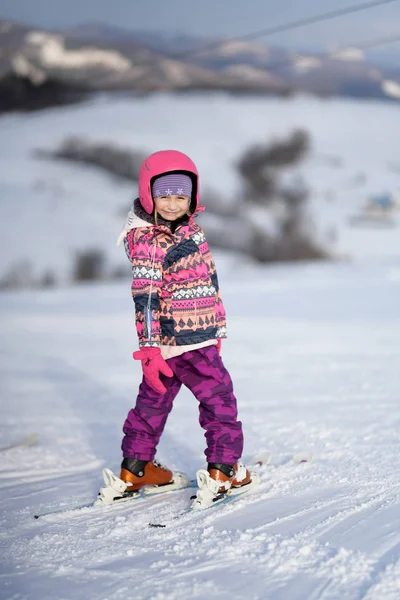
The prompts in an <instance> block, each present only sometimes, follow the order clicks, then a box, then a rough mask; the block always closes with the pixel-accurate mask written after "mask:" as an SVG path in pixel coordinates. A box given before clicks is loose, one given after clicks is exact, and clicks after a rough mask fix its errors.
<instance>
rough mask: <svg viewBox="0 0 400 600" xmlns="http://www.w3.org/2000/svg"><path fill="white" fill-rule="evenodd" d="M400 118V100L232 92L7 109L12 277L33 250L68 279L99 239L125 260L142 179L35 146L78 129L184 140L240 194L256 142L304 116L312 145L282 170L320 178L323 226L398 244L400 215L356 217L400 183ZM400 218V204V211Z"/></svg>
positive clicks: (2, 218)
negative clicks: (369, 223)
mask: <svg viewBox="0 0 400 600" xmlns="http://www.w3.org/2000/svg"><path fill="white" fill-rule="evenodd" d="M165 115H168V119H167V120H166V118H165ZM397 123H398V106H397V104H395V103H393V104H391V103H379V102H358V101H348V100H332V99H331V100H329V99H326V100H322V99H316V98H309V97H302V96H300V97H295V98H292V99H281V98H278V99H274V98H269V99H266V98H234V97H231V96H225V95H223V94H216V95H211V96H202V95H200V96H189V97H186V96H183V97H173V96H170V95H168V94H162V95H159V96H153V97H150V98H143V99H135V100H129V99H126V98H125V99H118V100H116V99H107V98H100V99H97V100H94V101H93V102H89V103H87V104H83V105H79V106H75V107H68V108H62V109H57V110H55V109H52V110H46V111H42V112H40V113H36V114H34V115H8V116H3V117H2V118H1V119H0V130H1V138H2V145H1V147H0V194H1V203H0V227H1V234H2V235H1V238H0V251H1V253H2V256H3V257H5V260H3V261H2V263H1V264H0V278H2V277H3V276H4V275H5V274H6V273H7V272H8V271H9V270H10V269H13V268H15V265H16V264H24V265H27V263H28V262H30V263H32V265H33V271H34V275H35V276H37V277H42V276H43V274H44V273H46V272H49V271H50V272H53V273H54V274H55V276H56V278H57V279H58V280H60V281H65V280H67V279H68V277H69V274H70V271H71V269H72V264H73V260H74V254H75V252H76V250H82V249H84V248H87V247H92V248H98V249H101V250H103V251H104V253H105V254H106V256H107V260H108V262H109V268H110V270H112V269H113V268H115V267H116V266H118V265H120V264H121V263H120V253H119V250H118V249H117V248H116V246H115V238H116V235H118V232H119V231H120V229H121V226H122V224H123V222H124V220H125V216H126V213H127V210H128V208H129V206H130V202H131V198H132V195H133V194H134V193H135V190H134V189H133V186H132V185H130V184H118V183H116V182H115V180H114V179H112V178H110V177H109V176H107V175H106V174H103V173H102V172H99V171H98V170H96V169H95V168H86V167H80V166H77V165H74V164H72V163H68V162H52V161H48V160H39V159H38V158H37V157H36V156H35V154H34V152H35V150H37V149H43V148H44V149H47V150H52V149H54V148H55V147H57V146H58V145H59V144H60V143H61V142H62V141H63V140H64V139H65V138H67V137H70V136H73V135H81V136H87V137H88V138H89V139H92V140H93V141H94V142H95V143H97V142H102V141H104V142H107V141H108V142H110V143H112V144H118V145H120V146H121V147H123V148H125V147H128V148H129V147H130V148H133V149H136V150H143V152H148V153H150V152H153V151H154V150H155V149H158V148H162V147H167V148H168V147H170V148H179V149H181V150H183V151H185V152H187V153H188V154H189V155H190V156H193V158H194V160H195V162H196V163H197V164H198V167H199V169H200V173H201V177H202V189H203V190H204V189H206V188H211V189H215V190H216V192H217V193H218V194H221V195H222V196H223V197H224V198H225V199H226V204H227V205H229V203H230V198H232V197H235V198H236V197H237V196H238V194H240V187H239V184H240V182H239V181H238V175H237V173H236V171H235V167H234V165H235V162H236V160H237V158H238V156H239V155H240V154H241V153H242V152H243V151H244V149H245V148H247V147H249V146H250V145H253V144H255V143H264V142H266V141H271V140H272V139H276V138H282V137H284V138H285V137H287V136H288V135H289V134H290V133H291V132H292V131H293V129H295V128H304V129H305V130H306V131H308V132H309V134H310V141H311V150H310V154H309V156H308V158H307V159H306V160H305V161H304V162H303V163H302V164H301V165H300V166H298V167H296V168H295V169H292V170H290V171H289V172H288V173H286V174H285V176H284V177H283V179H282V181H283V182H284V180H286V179H287V180H289V181H292V180H301V179H302V180H304V182H305V184H306V185H307V186H308V187H309V188H310V192H311V206H310V209H311V210H310V212H311V213H312V215H313V219H314V220H315V222H316V224H317V227H318V230H319V231H320V234H321V237H322V238H325V237H326V236H331V237H335V239H336V243H335V245H334V247H333V251H334V252H335V254H337V255H338V256H349V257H352V258H367V257H368V256H376V255H377V254H380V255H381V256H390V255H393V254H396V253H397V254H398V253H399V247H400V239H399V237H400V236H399V235H398V229H397V228H396V227H394V228H392V229H390V230H389V229H385V230H380V231H379V230H376V231H375V232H373V233H372V234H371V231H370V230H367V231H365V230H364V229H361V228H359V229H356V228H354V227H352V226H351V224H350V218H351V217H352V216H353V215H355V214H358V213H359V212H360V211H361V210H362V208H363V207H364V205H365V204H366V203H367V200H368V199H369V197H370V196H371V195H374V194H377V193H381V192H382V191H388V192H392V193H394V192H395V191H396V190H398V189H399V188H400V182H399V174H398V172H397V171H398V170H397V169H396V168H394V167H393V161H394V157H396V156H398V131H397V129H398V128H397V127H396V124H397ZM189 130H190V132H191V133H190V135H188V131H189ZM398 219H399V214H397V215H395V216H394V220H395V222H398ZM371 236H372V237H371ZM371 241H372V243H371Z"/></svg>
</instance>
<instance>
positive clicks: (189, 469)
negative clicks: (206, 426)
mask: <svg viewBox="0 0 400 600" xmlns="http://www.w3.org/2000/svg"><path fill="white" fill-rule="evenodd" d="M186 102H187V104H185V102H183V100H177V101H176V103H177V106H176V107H175V108H174V109H173V110H172V107H174V106H175V105H174V103H173V102H172V100H171V99H169V98H168V97H166V98H159V99H151V100H146V101H144V100H143V101H142V102H139V103H138V104H137V105H135V106H136V108H134V105H132V104H131V103H129V102H127V101H121V103H120V104H119V105H118V109H117V106H115V105H114V111H111V105H110V104H109V103H108V102H100V103H95V104H91V105H86V106H80V107H76V108H73V109H71V108H69V109H63V110H53V111H45V112H44V113H40V114H39V113H38V114H36V115H33V116H32V115H31V116H17V115H14V116H9V117H3V118H2V119H1V120H0V129H1V132H2V140H3V144H2V145H1V149H0V151H1V161H0V177H1V179H0V182H1V183H0V185H1V190H2V199H1V203H0V209H1V219H0V224H1V239H2V256H3V258H4V257H5V258H6V261H8V262H10V261H11V259H12V258H14V257H15V256H16V249H17V247H18V244H19V245H20V247H22V248H23V249H24V250H25V249H26V248H28V249H31V250H32V254H33V259H34V264H35V265H39V266H40V267H43V266H48V264H50V263H51V261H54V265H55V266H57V268H58V269H59V271H62V270H63V269H64V270H65V269H66V268H67V259H66V256H67V253H68V251H72V249H73V248H74V247H76V246H75V245H76V244H81V245H82V247H83V244H84V241H85V235H86V241H88V240H89V241H90V242H94V241H96V240H97V239H100V240H101V243H102V244H103V245H104V246H103V247H105V248H110V249H111V248H113V246H114V243H115V238H116V236H117V235H118V233H119V231H120V228H121V224H122V223H123V218H122V219H121V217H120V216H119V215H118V214H115V213H116V211H117V209H120V208H121V206H122V205H123V204H124V203H125V202H126V203H127V205H129V203H130V201H129V200H128V201H127V199H126V198H127V196H128V192H129V186H117V185H116V184H115V183H114V182H112V181H111V180H109V179H108V178H107V177H105V176H103V175H99V174H98V173H97V171H95V170H89V171H87V170H85V169H83V168H79V169H78V168H76V167H75V166H74V165H63V164H61V163H56V164H54V163H45V162H43V161H35V160H34V159H33V158H32V157H31V155H30V154H29V153H30V150H31V149H32V148H34V147H42V146H46V145H49V146H51V145H52V144H54V143H56V142H57V141H58V140H61V139H62V138H63V136H64V135H66V134H67V133H77V132H82V131H83V132H87V133H90V135H92V136H93V137H94V138H96V139H98V138H103V139H104V138H106V139H111V138H112V135H113V134H114V135H115V138H116V139H118V140H119V141H120V142H121V143H123V144H124V143H128V142H129V141H130V143H132V145H133V146H136V144H137V145H138V146H141V145H143V146H145V147H146V148H148V149H149V150H150V151H151V150H152V148H154V146H158V147H160V146H166V145H167V142H169V143H168V145H171V146H176V147H180V146H182V145H183V147H184V148H186V150H187V151H188V152H189V151H192V154H193V153H195V154H196V155H197V157H199V161H200V163H201V168H202V170H203V171H204V172H205V178H206V179H208V180H209V181H210V182H213V181H216V182H218V183H219V185H220V186H221V187H220V188H219V189H222V190H227V189H228V187H229V186H232V189H233V188H234V185H233V183H232V182H231V179H232V167H231V160H232V158H233V156H234V155H236V154H237V150H238V149H239V148H241V147H242V146H243V144H244V143H247V142H250V141H254V137H255V134H256V129H255V124H256V121H257V119H256V118H255V116H254V114H253V112H254V111H256V110H257V111H258V115H260V114H264V115H265V123H266V125H265V129H268V130H269V131H270V132H271V133H273V132H274V133H286V132H287V131H288V128H289V127H290V126H293V125H294V124H299V125H301V124H302V123H303V124H304V125H305V126H308V125H311V124H313V126H314V129H313V131H314V133H315V134H316V138H315V144H316V148H318V149H319V150H318V152H317V151H316V154H315V155H314V158H313V159H312V162H310V163H309V164H308V166H307V167H306V171H304V173H305V174H307V175H308V176H309V177H310V181H311V183H312V185H313V189H314V188H315V189H316V190H317V191H316V192H315V194H316V196H318V194H319V193H321V196H320V197H319V196H318V199H317V198H315V203H314V204H313V206H314V207H315V209H316V211H317V215H318V220H319V222H320V223H327V224H330V222H331V219H332V220H334V222H335V223H337V224H339V225H341V228H340V236H341V237H340V240H339V249H340V250H341V253H342V254H349V255H351V256H352V257H353V260H347V259H342V260H337V261H333V262H327V263H321V264H299V265H289V264H288V265H271V266H265V267H261V266H255V265H253V264H251V263H250V262H248V261H247V260H245V259H244V258H243V257H240V256H235V255H233V254H232V255H229V254H224V253H216V254H215V258H216V262H217V267H218V272H219V279H220V284H221V291H222V295H223V299H224V302H225V305H226V309H227V314H228V335H229V337H228V339H227V340H226V341H224V342H223V347H222V353H223V359H224V362H225V364H226V366H227V367H228V369H229V371H230V373H231V375H232V378H233V381H234V388H235V392H236V395H237V398H238V404H239V415H240V419H241V420H242V422H243V427H244V434H245V452H244V458H245V459H246V460H247V459H249V458H250V457H252V456H254V455H255V454H258V453H260V452H263V451H269V452H270V453H271V456H272V461H271V464H270V465H268V466H263V467H261V468H259V473H260V476H261V485H260V486H259V488H257V489H256V490H254V491H253V492H251V493H249V494H248V495H244V496H242V497H241V498H238V499H236V500H235V501H233V502H231V503H228V504H225V505H224V504H222V505H219V506H215V507H213V508H212V509H209V510H208V511H205V512H202V513H190V514H187V515H184V516H183V517H181V518H180V519H174V516H176V515H177V514H179V513H180V512H181V511H182V510H183V509H184V508H185V507H187V506H188V505H189V502H190V501H189V497H190V495H191V494H192V493H193V490H190V489H188V490H182V491H180V492H174V493H171V494H169V495H164V496H163V495H161V496H159V497H157V498H155V499H152V500H145V501H143V502H142V503H139V502H138V504H136V505H135V502H134V501H133V502H132V503H130V504H125V505H121V506H117V507H115V506H114V507H111V508H109V509H105V510H98V511H96V510H93V509H92V510H91V509H83V510H82V511H80V512H78V513H74V514H73V515H69V516H64V517H60V516H58V517H54V516H53V517H47V518H46V519H42V520H35V519H34V518H33V516H34V515H35V514H38V513H41V512H46V511H51V510H55V509H58V508H61V507H69V506H75V505H80V504H85V503H89V502H91V501H92V500H93V499H94V498H95V497H96V494H97V492H98V489H99V487H100V486H101V485H102V480H101V469H102V468H103V467H105V466H107V467H110V468H112V469H113V470H114V471H115V472H116V473H118V471H119V465H120V461H121V452H120V443H121V437H122V425H123V422H124V419H125V417H126V414H127V413H128V411H129V410H130V408H131V407H132V406H133V405H134V402H135V397H136V393H137V388H138V385H139V383H140V380H141V372H140V367H139V365H138V363H137V362H134V361H132V359H131V353H132V351H133V350H135V349H136V347H137V340H136V334H135V329H134V323H133V306H132V300H131V297H130V280H129V278H127V279H126V280H121V281H119V282H118V283H117V282H111V281H110V282H105V283H101V284H100V283H98V284H87V285H80V286H68V285H66V284H64V285H63V286H61V287H59V288H57V289H49V290H30V291H29V290H25V291H20V292H17V291H15V292H11V291H8V292H2V293H1V294H0V330H1V333H2V335H1V337H0V355H1V360H0V381H1V396H0V398H1V416H2V418H1V420H0V436H1V442H0V446H1V447H4V446H8V445H9V444H12V443H13V442H15V441H16V440H18V439H20V438H22V437H23V436H24V435H26V434H29V433H34V432H37V433H38V434H39V438H38V442H37V443H36V444H35V445H34V446H32V447H28V448H18V449H12V450H9V451H6V452H0V524H1V529H0V554H1V557H2V560H1V566H0V597H1V598H5V599H7V600H54V599H57V600H91V599H94V600H98V599H99V600H120V599H126V598H128V597H129V598H130V597H133V598H138V599H156V600H186V599H188V598H194V599H199V600H203V599H204V600H206V599H209V598H215V599H218V600H239V599H242V598H247V599H248V600H264V599H268V600H398V599H399V598H400V483H399V452H400V429H399V425H400V416H399V414H400V413H399V389H400V302H399V294H400V241H399V232H398V230H396V229H395V228H394V229H385V230H383V229H368V228H363V229H360V230H351V229H350V228H347V229H346V225H345V223H346V218H345V216H346V215H348V214H351V213H352V212H354V211H356V209H357V207H359V206H361V205H362V203H363V201H364V200H365V193H366V192H367V191H368V190H369V191H372V190H374V189H376V188H378V187H385V188H386V189H387V187H390V186H394V185H395V184H396V175H395V170H392V171H390V170H389V169H388V163H389V161H392V162H393V163H394V164H395V163H396V160H397V156H398V153H396V148H397V147H398V146H397V145H396V144H398V140H397V138H398V136H397V137H396V135H397V134H396V135H395V127H394V124H393V123H394V119H395V118H398V117H396V111H398V107H396V106H394V105H378V104H373V103H367V104H365V105H364V104H362V103H361V104H357V103H343V102H332V103H331V102H330V101H326V104H325V103H324V102H322V103H321V101H313V100H305V99H297V100H294V101H290V102H289V104H287V103H285V102H284V101H273V100H271V101H265V100H263V101H261V100H257V101H251V100H241V101H240V102H239V101H236V100H232V99H230V100H229V101H228V99H224V98H219V99H215V100H214V101H213V100H210V99H209V100H208V101H207V103H206V104H207V106H205V104H204V105H202V103H201V100H200V99H197V100H196V99H194V98H192V99H187V100H186ZM292 102H294V104H291V103H292ZM168 103H170V104H168ZM264 104H265V106H264ZM321 105H324V106H325V108H326V110H327V111H328V112H326V113H325V116H324V111H323V110H322V108H321ZM168 106H169V107H170V108H171V111H172V112H171V115H170V118H171V122H170V120H168V121H167V122H165V120H164V122H163V125H164V127H163V128H161V127H160V124H161V122H162V120H161V115H160V114H159V112H158V110H160V111H161V110H162V111H164V114H165V110H166V108H167V107H168ZM196 106H197V112H199V111H200V108H201V106H202V110H203V113H202V119H203V120H202V126H203V128H204V127H206V125H207V123H208V122H207V120H206V118H205V115H206V114H213V115H214V117H213V118H214V121H213V122H212V123H210V124H209V129H208V130H207V132H203V135H200V133H201V132H200V129H201V128H200V125H199V121H200V119H198V120H195V121H193V122H190V119H191V118H192V117H193V115H194V114H195V112H196V111H195V109H196ZM306 106H307V107H308V108H306ZM210 107H211V108H210ZM239 107H241V108H240V110H243V113H242V115H244V114H247V115H248V120H247V121H246V120H245V119H244V117H243V120H240V119H238V118H236V120H235V119H234V115H235V114H236V112H235V111H236V109H237V110H239ZM250 107H251V108H252V110H249V108H250ZM296 107H297V108H296ZM222 108H224V110H222ZM295 109H296V110H297V111H298V112H299V114H296V110H295ZM213 110H214V112H213ZM174 111H176V112H174ZM207 111H209V113H207ZM246 111H247V112H246ZM291 111H293V112H291ZM329 111H331V112H330V113H329ZM146 114H147V115H148V117H147V118H148V119H150V115H152V119H153V121H152V123H153V125H152V127H154V130H152V129H151V127H150V125H149V123H150V121H149V120H147V121H146V119H145V115H146ZM178 114H180V116H181V120H182V121H183V123H184V124H185V123H186V126H187V127H188V126H189V124H191V126H192V128H193V129H194V130H195V134H194V135H192V136H188V135H187V131H185V127H184V126H183V125H182V127H181V128H180V129H179V127H178V124H179V123H180V121H179V119H178ZM217 114H218V115H219V119H217V118H216V115H217ZM329 114H330V115H331V116H332V118H333V116H335V118H337V121H336V123H335V124H334V123H332V122H331V120H330V118H329ZM368 114H372V115H373V117H374V118H372V117H371V118H369V119H368V120H367V115H368ZM127 115H130V117H131V119H132V120H131V124H129V123H128V121H127ZM271 115H272V116H271ZM290 115H291V116H290ZM339 115H340V118H341V119H342V120H341V121H340V119H339ZM351 115H352V117H353V118H351ZM304 118H305V119H306V122H305V123H304ZM274 119H275V120H274ZM279 119H281V120H279ZM142 121H143V123H142ZM217 121H218V122H217ZM362 121H363V122H364V127H361V122H362ZM377 121H378V122H379V123H380V127H378V125H377ZM95 123H96V124H97V130H95V127H94V125H95ZM146 126H147V128H148V130H150V133H148V134H147V135H145V130H146ZM174 126H175V129H174ZM207 127H208V125H207ZM207 127H206V129H207ZM213 127H215V130H214V129H213ZM351 128H352V129H351ZM382 128H383V129H382ZM350 129H351V131H349V130H350ZM392 130H393V131H392ZM259 132H260V128H259V130H258V135H259V139H262V135H261V134H260V133H259ZM384 132H385V135H384ZM205 133H209V134H210V136H212V135H213V136H214V137H212V138H211V141H210V139H208V140H205V139H204V138H203V136H204V135H205ZM317 134H318V135H317ZM218 136H220V138H218ZM346 136H347V137H346ZM374 136H375V138H374ZM218 139H220V141H219V142H218ZM222 139H224V143H223V142H222ZM346 139H347V143H345V140H346ZM372 141H375V143H374V144H372ZM206 142H207V143H206ZM218 144H220V145H218ZM207 148H208V149H209V152H208V153H207V152H206V150H207ZM218 149H219V150H218ZM318 156H319V158H318ZM321 156H322V157H323V156H331V157H332V156H340V157H342V161H343V162H344V164H345V166H344V167H341V166H337V164H338V163H334V164H336V167H332V166H331V167H329V166H328V165H327V163H326V162H324V161H323V159H322V158H321ZM217 158H218V160H219V162H218V161H217ZM343 162H342V163H340V164H343ZM217 163H218V164H217ZM218 165H219V166H218ZM221 165H222V166H221ZM312 165H314V166H313V167H312V168H311V166H312ZM358 169H360V170H362V171H365V172H366V173H367V184H366V185H365V187H361V188H357V187H351V186H350V183H349V178H351V176H352V174H353V175H354V174H355V173H357V171H358ZM40 179H42V180H43V181H46V182H47V187H46V185H45V186H44V189H42V188H41V187H40V186H39V185H38V186H37V188H36V189H35V190H32V182H34V181H37V180H40ZM49 181H50V183H51V185H50V183H48V182H49ZM346 182H347V184H348V186H346ZM336 184H337V197H336V200H334V201H332V200H330V201H329V202H326V201H324V200H323V197H322V193H323V190H324V189H325V188H324V186H326V187H327V188H330V186H335V185H336ZM49 186H50V187H49ZM60 186H61V189H62V190H63V193H60ZM318 190H320V191H321V192H318ZM110 195H111V196H112V198H111V200H110ZM317 200H318V201H317ZM46 203H47V212H46ZM102 211H103V212H102ZM46 215H47V220H46V219H45V216H46ZM60 220H61V222H62V225H63V227H61V228H60V227H59V225H60ZM343 232H344V233H343ZM340 244H341V245H340ZM38 249H39V250H38ZM112 252H114V250H112ZM35 253H37V254H35ZM110 253H111V250H110ZM21 256H22V255H21ZM112 256H113V258H114V260H115V264H119V265H122V264H125V261H126V258H125V256H124V252H123V250H121V249H118V251H117V250H115V254H113V255H112ZM46 261H50V263H49V262H46ZM52 264H53V263H52ZM204 447H205V440H204V436H203V432H202V430H201V428H200V425H199V424H198V408H197V402H196V400H195V399H194V398H193V397H192V396H191V394H190V393H189V392H188V391H187V390H182V392H181V393H180V394H179V396H178V398H177V399H176V402H175V406H174V410H173V411H172V413H171V415H170V417H169V420H168V422H167V425H166V429H165V432H164V434H163V436H162V439H161V442H160V445H159V448H158V459H159V460H161V461H162V462H163V463H164V464H167V465H168V466H170V467H171V468H173V469H174V470H180V471H184V472H186V473H187V474H188V475H189V476H190V477H194V475H195V472H196V470H197V469H198V468H204V467H205V457H204V454H203V451H204ZM299 451H308V452H312V454H313V461H312V462H310V463H307V464H302V465H295V464H293V463H292V462H291V461H290V457H291V456H292V455H293V454H294V453H295V452H299ZM150 522H151V523H161V524H165V525H166V527H164V528H150V527H149V526H148V524H149V523H150Z"/></svg>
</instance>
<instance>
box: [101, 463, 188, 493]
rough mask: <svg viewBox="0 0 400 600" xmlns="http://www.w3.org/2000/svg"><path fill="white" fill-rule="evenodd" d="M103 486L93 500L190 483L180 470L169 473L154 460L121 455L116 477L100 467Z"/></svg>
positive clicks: (178, 486)
mask: <svg viewBox="0 0 400 600" xmlns="http://www.w3.org/2000/svg"><path fill="white" fill-rule="evenodd" d="M103 478H104V483H105V487H102V488H101V490H100V492H99V495H98V498H97V500H96V502H95V504H113V503H114V502H122V501H125V500H129V499H133V498H136V497H140V495H141V494H140V492H143V494H145V495H151V494H158V493H161V492H167V491H173V490H180V489H182V488H185V487H188V486H189V485H190V480H189V478H188V477H187V476H186V475H185V474H184V473H173V472H172V471H170V470H169V469H167V468H166V467H162V466H161V465H160V464H159V463H158V462H156V461H147V460H139V459H137V458H124V460H123V461H122V464H121V473H120V476H119V477H117V476H116V475H114V473H113V472H112V471H111V469H104V470H103Z"/></svg>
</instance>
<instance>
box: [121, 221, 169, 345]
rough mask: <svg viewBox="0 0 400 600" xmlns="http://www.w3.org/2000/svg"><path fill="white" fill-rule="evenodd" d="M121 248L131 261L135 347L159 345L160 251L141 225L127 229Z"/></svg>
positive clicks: (161, 259)
mask: <svg viewBox="0 0 400 600" xmlns="http://www.w3.org/2000/svg"><path fill="white" fill-rule="evenodd" d="M125 251H126V253H127V255H128V258H129V259H130V261H131V264H132V275H133V280H132V298H133V301H134V304H135V322H136V331H137V335H138V338H139V347H142V346H159V345H160V294H161V288H162V284H163V262H164V253H163V251H162V250H161V248H160V247H159V246H158V245H157V243H156V240H155V238H154V235H153V234H152V233H151V232H150V231H149V229H144V228H138V229H134V230H132V231H131V232H129V233H128V235H127V236H126V238H125Z"/></svg>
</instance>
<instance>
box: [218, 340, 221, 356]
mask: <svg viewBox="0 0 400 600" xmlns="http://www.w3.org/2000/svg"><path fill="white" fill-rule="evenodd" d="M221 346H222V341H221V338H218V339H217V352H218V354H219V355H221Z"/></svg>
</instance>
